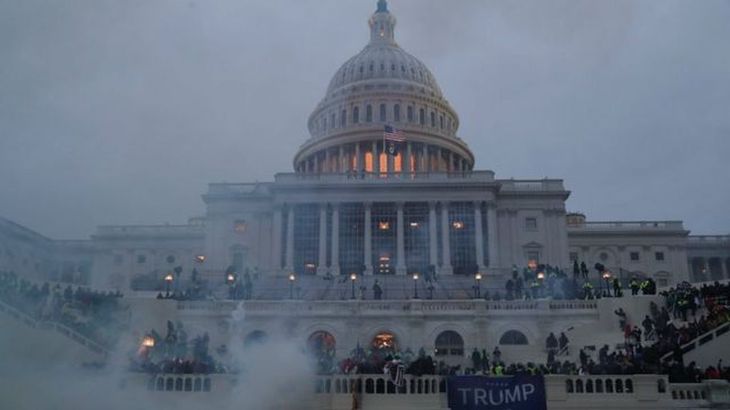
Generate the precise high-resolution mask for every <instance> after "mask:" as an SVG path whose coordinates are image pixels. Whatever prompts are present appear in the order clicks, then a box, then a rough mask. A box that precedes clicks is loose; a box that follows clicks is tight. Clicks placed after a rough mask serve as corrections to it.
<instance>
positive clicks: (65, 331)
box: [0, 301, 109, 356]
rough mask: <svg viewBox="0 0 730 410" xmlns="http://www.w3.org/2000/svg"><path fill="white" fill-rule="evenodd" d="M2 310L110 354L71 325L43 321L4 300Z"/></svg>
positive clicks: (92, 348) (90, 348)
mask: <svg viewBox="0 0 730 410" xmlns="http://www.w3.org/2000/svg"><path fill="white" fill-rule="evenodd" d="M0 312H5V313H7V314H9V315H10V316H12V317H14V318H15V319H17V320H19V321H21V322H23V323H24V324H25V325H27V326H29V327H32V328H34V329H42V330H53V331H55V332H58V333H60V334H62V335H64V336H66V337H67V338H69V339H71V340H73V341H74V342H76V343H78V344H80V345H82V346H85V347H86V348H88V349H89V350H91V351H93V352H95V353H98V354H102V355H105V356H106V355H108V354H109V351H108V350H107V349H106V348H104V347H103V346H102V345H100V344H99V343H96V342H95V341H93V340H91V339H89V338H88V337H86V336H84V335H82V334H81V333H79V332H77V331H75V330H73V329H71V328H70V327H68V326H66V325H63V324H61V323H58V322H51V321H41V320H36V319H34V318H33V317H31V316H29V315H27V314H25V313H23V312H21V311H19V310H18V309H16V308H14V307H12V306H10V305H8V304H6V303H5V302H3V301H0Z"/></svg>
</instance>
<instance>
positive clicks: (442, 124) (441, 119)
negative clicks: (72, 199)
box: [439, 115, 444, 129]
mask: <svg viewBox="0 0 730 410" xmlns="http://www.w3.org/2000/svg"><path fill="white" fill-rule="evenodd" d="M439 122H441V129H444V116H443V115H441V116H439Z"/></svg>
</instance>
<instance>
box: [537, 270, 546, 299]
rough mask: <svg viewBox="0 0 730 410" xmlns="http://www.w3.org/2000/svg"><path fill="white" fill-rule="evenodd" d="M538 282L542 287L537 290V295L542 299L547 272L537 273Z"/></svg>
mask: <svg viewBox="0 0 730 410" xmlns="http://www.w3.org/2000/svg"><path fill="white" fill-rule="evenodd" d="M537 282H538V283H539V284H540V286H539V287H538V288H537V293H538V295H539V296H540V297H542V296H543V295H542V288H543V284H544V283H545V272H537Z"/></svg>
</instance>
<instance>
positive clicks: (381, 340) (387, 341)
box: [372, 332, 397, 350]
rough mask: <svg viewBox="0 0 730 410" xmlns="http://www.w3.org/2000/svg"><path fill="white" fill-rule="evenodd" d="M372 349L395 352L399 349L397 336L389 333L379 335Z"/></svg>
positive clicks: (374, 339) (375, 338)
mask: <svg viewBox="0 0 730 410" xmlns="http://www.w3.org/2000/svg"><path fill="white" fill-rule="evenodd" d="M372 347H373V349H376V350H384V349H385V350H395V349H396V347H397V345H396V340H395V336H393V334H392V333H387V332H383V333H379V334H377V335H376V336H375V337H374V338H373V342H372Z"/></svg>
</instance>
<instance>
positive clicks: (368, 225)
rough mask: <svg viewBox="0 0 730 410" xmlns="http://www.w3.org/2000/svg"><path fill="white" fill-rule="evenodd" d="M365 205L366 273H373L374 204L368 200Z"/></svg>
mask: <svg viewBox="0 0 730 410" xmlns="http://www.w3.org/2000/svg"><path fill="white" fill-rule="evenodd" d="M364 205H365V252H364V259H365V261H364V262H365V263H364V265H365V274H366V275H372V274H373V230H372V216H371V206H372V204H371V203H370V202H366V203H365V204H364Z"/></svg>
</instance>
